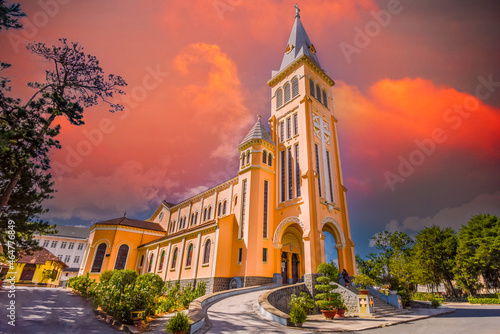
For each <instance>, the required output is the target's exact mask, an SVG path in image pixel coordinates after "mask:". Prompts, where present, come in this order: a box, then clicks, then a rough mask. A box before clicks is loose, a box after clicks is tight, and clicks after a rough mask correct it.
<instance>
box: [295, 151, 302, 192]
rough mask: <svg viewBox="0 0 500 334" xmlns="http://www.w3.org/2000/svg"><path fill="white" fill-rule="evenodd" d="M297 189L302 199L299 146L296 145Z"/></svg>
mask: <svg viewBox="0 0 500 334" xmlns="http://www.w3.org/2000/svg"><path fill="white" fill-rule="evenodd" d="M295 187H297V197H300V196H301V193H300V164H299V144H296V145H295Z"/></svg>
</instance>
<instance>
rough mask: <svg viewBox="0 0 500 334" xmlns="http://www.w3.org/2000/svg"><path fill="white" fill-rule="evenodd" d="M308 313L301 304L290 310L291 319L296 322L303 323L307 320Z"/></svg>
mask: <svg viewBox="0 0 500 334" xmlns="http://www.w3.org/2000/svg"><path fill="white" fill-rule="evenodd" d="M306 320H307V314H306V311H304V309H303V308H302V307H300V306H299V305H294V306H293V307H292V311H291V312H290V321H291V322H293V323H296V324H302V323H304V322H306Z"/></svg>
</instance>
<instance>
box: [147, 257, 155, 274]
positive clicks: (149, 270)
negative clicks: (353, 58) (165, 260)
mask: <svg viewBox="0 0 500 334" xmlns="http://www.w3.org/2000/svg"><path fill="white" fill-rule="evenodd" d="M153 255H154V254H151V256H150V257H149V266H148V273H150V272H151V270H153V260H154V259H153Z"/></svg>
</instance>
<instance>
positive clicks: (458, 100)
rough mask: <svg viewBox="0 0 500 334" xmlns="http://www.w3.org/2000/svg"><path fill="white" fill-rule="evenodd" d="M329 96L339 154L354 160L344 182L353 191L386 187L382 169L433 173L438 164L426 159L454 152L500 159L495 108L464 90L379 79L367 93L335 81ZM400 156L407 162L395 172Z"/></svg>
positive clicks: (402, 174)
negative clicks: (407, 164)
mask: <svg viewBox="0 0 500 334" xmlns="http://www.w3.org/2000/svg"><path fill="white" fill-rule="evenodd" d="M479 84H480V82H478V85H479ZM334 97H335V106H334V107H335V110H336V116H337V117H338V118H339V119H340V123H339V129H340V130H339V131H340V134H341V146H342V147H344V149H343V150H342V154H343V156H346V157H347V160H348V161H349V164H353V166H351V167H352V168H351V169H350V170H349V174H350V178H348V183H350V185H351V186H352V187H354V188H355V189H356V191H360V192H363V193H366V192H369V191H374V190H376V189H377V190H380V189H382V188H384V187H387V185H388V183H387V174H386V173H387V172H389V173H393V174H395V175H396V176H400V177H402V178H403V179H406V178H407V177H409V175H408V174H411V175H412V177H413V176H415V175H419V174H420V175H421V174H423V173H428V174H429V173H430V174H433V173H437V172H438V171H439V170H440V168H441V166H439V165H436V164H432V163H427V162H429V161H432V160H435V159H443V158H444V159H446V157H448V156H451V155H453V154H455V155H456V153H457V152H460V156H461V157H465V159H466V160H471V159H476V160H481V161H483V162H491V161H494V160H498V159H499V158H500V153H499V152H498V150H497V149H495V148H496V147H498V146H499V144H500V136H499V135H498V129H499V128H500V110H499V109H498V108H495V107H492V106H489V105H487V104H486V103H485V102H487V101H485V102H483V101H481V100H480V99H478V98H476V97H474V96H472V95H470V94H468V93H463V92H459V91H457V90H455V89H453V88H450V87H445V86H435V85H434V84H433V83H432V82H431V81H429V80H424V79H421V78H416V79H409V78H405V79H401V80H389V79H386V80H381V81H379V82H377V83H375V84H374V85H372V86H371V87H370V88H369V90H368V93H367V94H366V95H365V94H363V93H362V92H360V91H359V90H358V89H357V88H356V87H354V86H349V85H347V84H345V83H343V82H337V85H336V86H335V87H334ZM403 160H405V161H407V162H409V163H410V164H411V165H412V167H408V168H406V169H405V168H404V167H402V169H401V170H403V172H400V170H399V168H400V165H401V162H402V161H403ZM367 166H370V167H367ZM400 181H401V180H400ZM397 183H399V182H396V183H395V184H397ZM393 186H394V184H393ZM392 188H393V187H392ZM392 188H391V189H392Z"/></svg>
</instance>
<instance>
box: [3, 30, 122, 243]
mask: <svg viewBox="0 0 500 334" xmlns="http://www.w3.org/2000/svg"><path fill="white" fill-rule="evenodd" d="M59 41H60V43H61V45H59V46H51V47H48V46H46V45H45V44H43V43H36V44H34V43H30V44H28V46H27V49H28V50H29V51H30V52H31V53H33V54H35V55H38V56H40V57H41V58H42V59H43V60H44V61H45V62H47V63H48V64H49V66H50V67H51V69H49V70H46V76H45V81H44V82H34V83H28V87H30V88H33V89H35V92H34V94H33V96H32V97H31V98H30V99H29V100H28V101H26V102H25V103H22V101H21V100H20V99H16V98H12V97H9V96H8V92H9V91H10V90H9V87H8V85H7V84H5V85H3V87H0V143H1V144H2V146H1V150H0V152H1V154H2V156H1V158H2V160H1V161H2V165H1V166H0V167H1V168H0V177H1V179H0V191H1V195H0V209H2V214H1V219H0V243H1V244H2V245H5V244H6V241H7V237H8V235H7V228H8V221H9V219H12V220H14V219H15V230H16V244H15V245H16V251H17V250H21V249H29V248H31V247H33V246H36V243H35V242H34V240H31V237H32V235H33V233H46V232H47V230H48V228H49V225H48V224H47V223H44V222H41V221H39V220H37V218H38V217H39V216H40V214H41V213H43V212H45V211H46V210H45V209H44V208H43V207H42V202H43V201H44V200H45V199H47V198H50V197H51V196H52V193H53V192H54V190H53V188H52V187H53V182H52V180H51V174H50V173H49V169H50V159H49V155H48V153H49V151H50V149H51V148H54V147H55V148H60V144H59V142H58V141H57V140H55V138H54V137H55V136H57V134H58V133H59V130H60V126H59V125H55V126H54V125H53V124H56V123H55V120H56V119H57V118H58V117H65V118H67V119H68V120H69V122H70V123H71V124H73V125H82V124H84V121H83V112H84V109H85V108H86V107H90V106H93V105H97V104H98V103H101V102H104V103H107V104H109V105H110V111H111V112H114V111H118V110H123V106H121V105H119V104H114V103H113V102H112V98H113V96H114V94H123V93H124V92H123V91H122V90H121V87H123V86H125V85H126V83H125V81H124V80H123V79H122V78H121V77H120V76H115V75H113V74H109V75H107V76H106V75H105V74H104V71H103V70H102V68H101V67H100V66H99V61H98V60H97V58H96V57H95V56H92V55H90V54H86V53H85V52H84V51H83V48H82V47H81V46H79V45H78V44H77V43H68V42H67V41H66V39H60V40H59ZM10 245H12V244H10ZM4 251H6V248H5V247H4Z"/></svg>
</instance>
